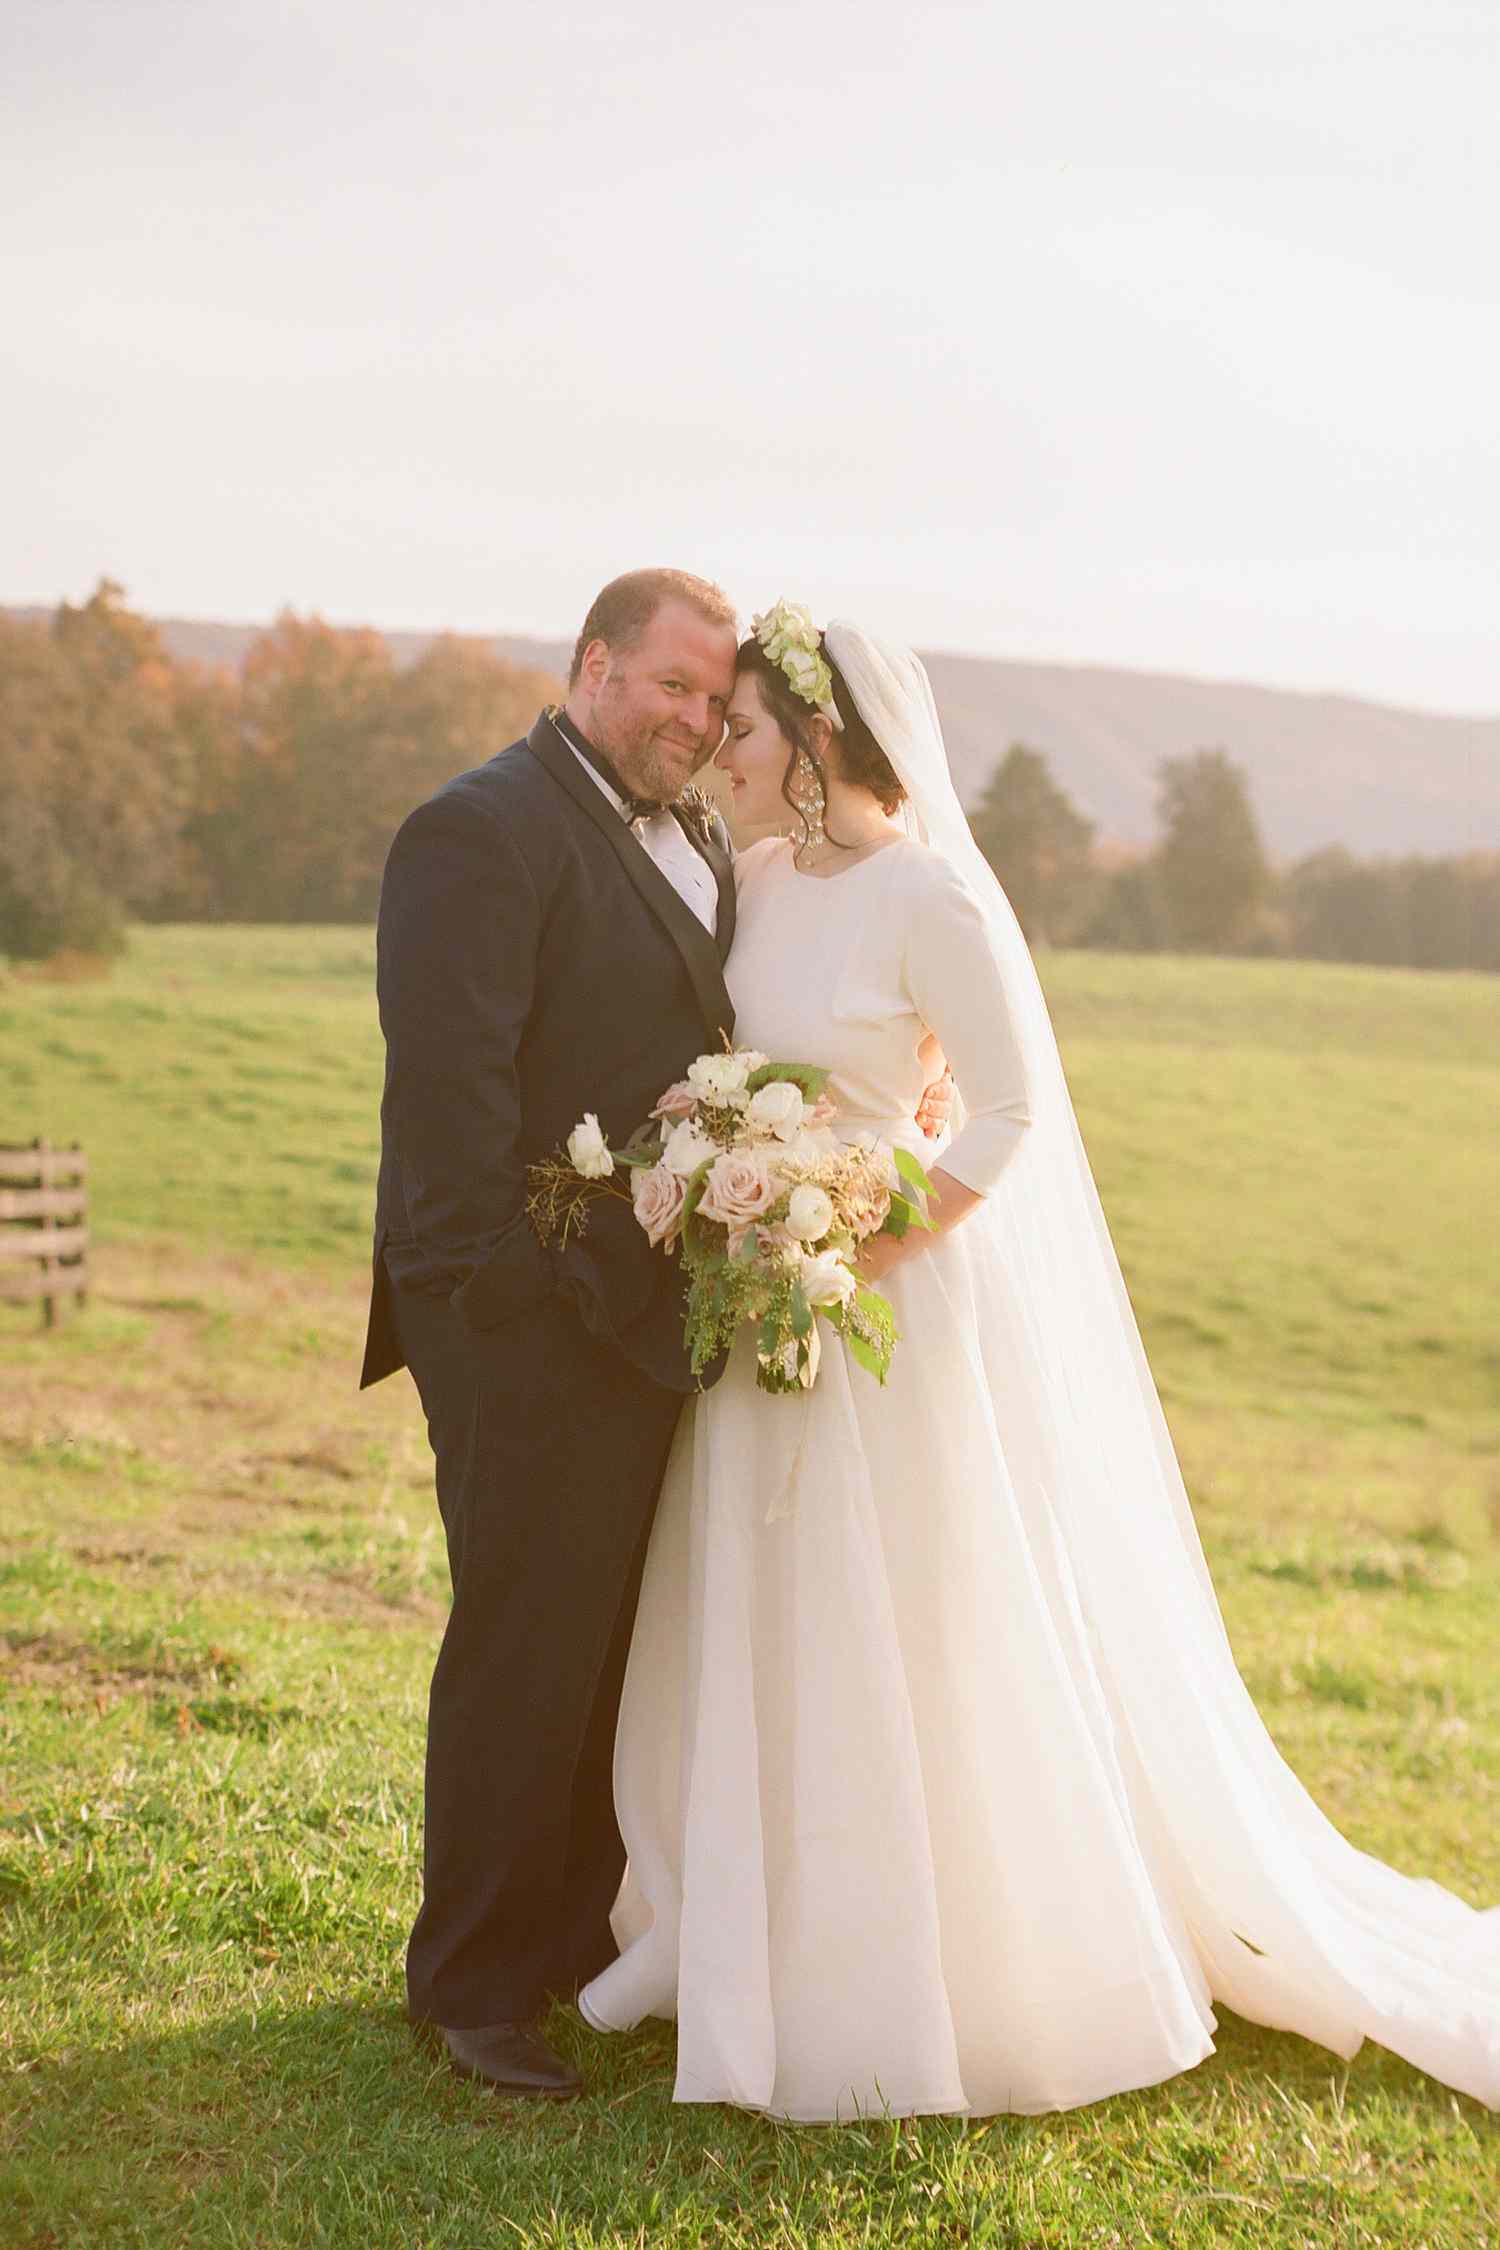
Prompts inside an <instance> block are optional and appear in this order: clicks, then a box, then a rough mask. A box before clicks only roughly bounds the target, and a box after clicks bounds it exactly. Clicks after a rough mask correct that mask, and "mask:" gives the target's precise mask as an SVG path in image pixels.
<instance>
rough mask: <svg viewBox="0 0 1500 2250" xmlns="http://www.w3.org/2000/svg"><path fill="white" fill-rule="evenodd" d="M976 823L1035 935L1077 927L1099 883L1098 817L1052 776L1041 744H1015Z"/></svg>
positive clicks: (1034, 938)
mask: <svg viewBox="0 0 1500 2250" xmlns="http://www.w3.org/2000/svg"><path fill="white" fill-rule="evenodd" d="M970 825H971V827H972V829H973V831H974V840H975V842H976V843H977V844H978V846H979V848H980V850H981V851H982V852H983V853H984V856H985V858H986V859H987V860H988V861H989V863H990V865H991V867H993V869H994V870H995V873H996V875H997V876H998V877H999V878H1000V882H1001V884H1002V886H1003V888H1004V890H1005V894H1006V896H1007V898H1008V899H1009V900H1010V903H1011V905H1012V906H1013V907H1014V908H1015V912H1016V918H1017V920H1018V921H1019V922H1020V925H1021V927H1022V929H1023V930H1024V931H1025V933H1026V936H1027V938H1028V939H1029V940H1030V942H1031V943H1032V944H1033V945H1036V944H1044V943H1046V942H1047V941H1049V940H1051V941H1054V942H1056V941H1066V940H1067V939H1068V938H1069V937H1071V936H1072V935H1074V934H1075V932H1076V931H1077V929H1078V928H1079V926H1080V924H1081V922H1082V919H1083V916H1084V914H1085V911H1086V909H1087V904H1088V898H1089V893H1090V890H1091V888H1092V882H1093V870H1092V864H1091V853H1092V849H1093V841H1094V824H1093V822H1092V821H1091V820H1086V819H1085V818H1084V816H1083V814H1082V813H1081V812H1079V810H1078V809H1077V807H1076V806H1075V805H1074V803H1073V801H1072V799H1071V798H1070V797H1069V796H1068V795H1067V793H1066V792H1065V791H1064V790H1063V789H1061V788H1060V787H1059V786H1058V784H1057V783H1056V782H1055V781H1054V780H1053V778H1052V775H1051V773H1050V772H1049V770H1048V766H1047V760H1046V759H1045V757H1044V756H1043V755H1042V753H1041V752H1040V751H1039V750H1028V749H1027V748H1026V746H1025V744H1024V743H1020V742H1017V743H1013V744H1012V745H1011V747H1010V749H1009V750H1008V751H1007V752H1006V754H1005V756H1004V757H1003V758H1002V759H1001V761H1000V763H999V765H998V766H997V767H996V768H995V771H994V773H993V775H992V776H991V779H990V784H989V787H988V788H987V789H986V791H985V793H984V795H983V797H982V798H981V799H980V801H979V803H978V804H977V805H976V806H975V808H974V810H973V812H972V814H971V815H970Z"/></svg>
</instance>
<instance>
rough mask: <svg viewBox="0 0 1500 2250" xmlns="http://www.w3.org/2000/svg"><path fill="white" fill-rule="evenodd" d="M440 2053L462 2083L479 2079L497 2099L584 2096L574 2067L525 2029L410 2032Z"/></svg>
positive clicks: (437, 2026)
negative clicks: (440, 2051)
mask: <svg viewBox="0 0 1500 2250" xmlns="http://www.w3.org/2000/svg"><path fill="white" fill-rule="evenodd" d="M413 2029H414V2030H416V2031H417V2032H418V2033H419V2034H420V2035H421V2036H423V2037H425V2038H426V2039H427V2040H428V2041H429V2042H431V2043H432V2044H434V2045H437V2046H439V2047H440V2048H441V2050H442V2052H443V2053H445V2054H446V2055H447V2057H448V2060H449V2062H450V2063H451V2065H452V2067H453V2069H454V2070H455V2071H456V2072H457V2074H458V2076H459V2077H460V2078H477V2079H479V2080H480V2081H481V2082H482V2084H484V2085H486V2086H492V2087H493V2088H494V2090H495V2092H496V2093H497V2094H536V2095H540V2096H541V2098H542V2099H543V2100H544V2101H554V2102H566V2101H571V2100H572V2098H573V2096H574V2095H575V2094H581V2093H582V2092H583V2080H582V2079H581V2078H580V2077H579V2075H578V2073H577V2071H576V2070H575V2069H574V2068H573V2065H572V2064H571V2063H569V2062H564V2061H563V2058H562V2056H561V2055H557V2054H554V2053H553V2051H552V2049H551V2048H550V2047H549V2046H548V2045H547V2042H546V2040H545V2039H543V2038H541V2037H540V2036H539V2035H538V2034H537V2032H536V2031H535V2030H534V2029H533V2028H532V2026H531V2025H530V2024H529V2023H488V2024H484V2025H482V2026H481V2027H480V2028H479V2029H478V2030H475V2031H456V2030H454V2029H452V2028H451V2026H449V2025H448V2024H441V2023H432V2024H417V2025H414V2026H413Z"/></svg>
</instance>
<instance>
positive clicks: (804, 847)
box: [787, 750, 828, 864]
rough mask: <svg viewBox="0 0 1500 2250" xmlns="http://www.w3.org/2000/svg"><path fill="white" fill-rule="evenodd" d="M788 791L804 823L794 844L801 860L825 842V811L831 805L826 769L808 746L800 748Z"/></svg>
mask: <svg viewBox="0 0 1500 2250" xmlns="http://www.w3.org/2000/svg"><path fill="white" fill-rule="evenodd" d="M787 793H788V795H789V796H790V798H791V800H792V805H793V808H794V810H795V812H796V814H797V818H798V819H799V820H800V821H801V823H802V840H801V842H800V843H797V844H794V845H793V846H792V858H793V859H794V860H796V861H797V862H798V863H799V864H800V862H801V860H802V856H803V854H804V853H805V852H806V853H811V852H815V851H816V850H817V848H818V846H819V844H821V843H822V841H823V836H824V828H823V815H824V813H825V812H826V811H827V808H828V797H827V793H826V791H825V790H824V787H823V774H822V770H821V768H820V767H819V765H818V761H817V759H816V758H813V757H810V756H809V755H808V753H807V751H805V750H799V751H798V752H797V770H796V772H795V773H794V774H793V775H792V779H791V785H790V788H789V790H788V792H787Z"/></svg>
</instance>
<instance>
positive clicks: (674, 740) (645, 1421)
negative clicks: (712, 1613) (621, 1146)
mask: <svg viewBox="0 0 1500 2250" xmlns="http://www.w3.org/2000/svg"><path fill="white" fill-rule="evenodd" d="M736 646H737V635H736V631H735V614H734V611H733V609H732V608H731V607H730V604H729V602H728V600H727V598H726V597H725V595H724V594H722V593H721V592H720V591H719V589H718V587H716V586H711V585H709V584H708V583H707V582H706V581H705V580H703V579H701V578H693V577H690V576H688V575H687V573H686V572H683V571H676V570H641V571H632V572H631V573H630V574H629V575H628V576H626V577H624V578H617V579H616V580H614V582H613V583H612V584H611V585H608V586H606V587H605V589H604V591H603V592H602V593H601V594H600V595H599V597H598V599H597V600H596V601H595V603H594V605H593V607H592V609H591V610H590V611H589V614H588V616H587V618H586V619H585V621H584V626H583V630H582V632H581V633H580V634H579V636H578V643H577V646H576V648H575V651H574V655H573V665H572V672H571V676H570V680H569V688H568V700H567V704H566V706H565V707H564V709H563V710H561V711H549V712H544V713H543V715H542V716H541V717H540V718H539V719H538V720H537V722H536V724H535V726H534V727H533V728H532V730H531V732H530V734H529V735H528V736H527V737H526V739H525V741H524V742H516V743H512V744H511V746H510V747H509V749H506V750H503V751H501V752H500V754H499V755H498V756H497V757H495V758H492V759H491V760H490V761H489V763H488V764H487V765H484V766H481V767H480V768H479V769H478V770H477V771H476V772H474V773H467V774H461V775H460V776H459V777H458V778H457V779H456V780H454V781H450V782H449V783H447V785H446V786H445V787H444V788H442V789H440V790H439V791H438V793H437V795H436V796H435V797H433V798H431V799H430V800H429V801H428V802H427V803H426V804H425V805H421V806H419V807H418V809H417V810H416V812H414V813H413V814H412V815H411V817H410V818H409V819H408V820H407V821H406V823H405V825H404V826H403V827H402V829H401V831H400V833H399V834H398V836H397V837H396V840H395V843H394V844H393V845H392V847H391V853H390V858H389V860H388V862H387V865H386V871H385V881H384V885H383V887H382V890H381V898H380V923H379V933H378V948H377V952H378V986H379V996H380V1020H381V1026H382V1028H383V1030H384V1032H385V1038H386V1081H385V1097H384V1100H383V1102H382V1105H381V1163H380V1181H379V1187H378V1191H377V1202H376V1221H375V1270H374V1290H373V1296H372V1301H371V1308H370V1328H369V1338H368V1342H367V1345H366V1350H365V1363H364V1372H363V1376H362V1384H369V1383H375V1382H379V1381H380V1379H381V1378H382V1377H383V1376H385V1375H388V1374H390V1373H391V1372H392V1371H393V1370H394V1369H396V1368H398V1367H401V1366H402V1365H405V1366H407V1367H409V1368H410V1369H411V1372H412V1375H413V1377H414V1378H415V1380H416V1384H417V1389H418V1391H419V1393H420V1395H421V1400H422V1406H423V1410H424V1412H425V1413H426V1416H427V1427H428V1434H429V1436H430V1438H431V1441H432V1447H433V1451H434V1454H435V1455H436V1461H437V1493H438V1505H439V1508H440V1510H441V1513H442V1519H443V1528H444V1531H445V1533H446V1536H447V1545H448V1560H449V1565H450V1569H451V1572H452V1579H453V1608H452V1612H451V1614H450V1617H449V1620H448V1626H447V1630H446V1632H445V1633H444V1636H443V1644H442V1649H441V1651H440V1654H439V1656H438V1662H437V1668H436V1671H435V1672H434V1674H433V1680H432V1693H431V1700H430V1705H429V1713H428V1736H427V1772H426V1830H425V1843H424V1851H423V1901H422V1908H421V1912H420V1913H419V1915H418V1917H417V1921H416V1926H415V1927H414V1929H413V1931H412V1934H411V1941H410V1945H409V1947H408V1951H407V1971H406V1973H407V1998H408V2006H409V2011H410V2014H411V2017H412V2020H413V2022H414V2023H415V2024H417V2025H418V2026H422V2027H426V2028H427V2030H428V2032H429V2034H430V2036H432V2037H433V2038H435V2039H436V2040H437V2041H439V2042H440V2043H441V2045H442V2046H443V2047H444V2048H445V2049H446V2051H447V2054H448V2056H449V2058H450V2060H451V2061H452V2063H453V2065H454V2067H455V2069H457V2070H459V2071H460V2072H462V2073H464V2074H466V2075H470V2076H474V2077H478V2078H480V2079H482V2080H484V2081H486V2082H487V2083H489V2084H490V2085H492V2086H494V2087H496V2088H498V2089H500V2090H502V2091H504V2092H507V2093H531V2094H539V2095H552V2096H562V2095H568V2094H572V2093H576V2092H577V2091H578V2090H579V2087H580V2083H581V2082H580V2080H579V2078H578V2075H577V2073H576V2072H575V2071H573V2070H572V2069H571V2068H570V2067H569V2065H568V2064H567V2063H566V2062H564V2061H563V2060H562V2058H561V2057H560V2056H558V2055H556V2054H555V2053H553V2052H552V2050H551V2049H550V2048H549V2047H547V2046H546V2045H545V2043H544V2042H543V2041H542V2040H541V2038H540V2037H539V2036H538V2035H537V2032H536V2029H535V2019H536V2017H537V2015H538V2013H539V2011H540V2010H541V2008H542V2006H543V2004H544V2002H545V2001H546V1999H547V1998H548V1996H549V1995H551V1994H553V1993H563V1994H567V1995H570V1996H571V1994H572V1993H573V1992H574V1991H575V1990H576V1989H577V1987H578V1986H579V1985H580V1984H582V1983H586V1982H587V1981H588V1979H589V1978H591V1977H593V1976H594V1975H596V1974H597V1973H598V1971H599V1970H600V1969H602V1968H604V1967H605V1966H607V1964H608V1963H609V1962H610V1961H612V1960H613V1959H614V1957H615V1953H616V1947H615V1943H614V1939H613V1936H612V1934H611V1931H610V1924H609V1913H610V1908H611V1906H612V1905H613V1903H614V1900H615V1895H616V1893H617V1891H618V1889H619V1885H620V1879H621V1876H622V1874H623V1872H624V1863H625V1852H624V1846H623V1844H622V1842H621V1840H620V1834H619V1830H618V1828H617V1826H616V1823H615V1817H614V1803H613V1793H612V1787H611V1768H612V1760H613V1749H614V1735H615V1722H616V1718H617V1714H618V1710H619V1702H620V1691H621V1687H622V1684H623V1680H624V1673H625V1659H626V1654H627V1650H628V1648H629V1642H630V1631H631V1626H632V1624H633V1622H634V1617H635V1607H636V1597H637V1594H638V1591H639V1588H640V1581H641V1572H642V1568H643V1565H644V1562H645V1554H646V1542H647V1536H648V1534H649V1531H650V1528H651V1518H652V1514H653V1511H654V1509H655V1505H656V1497H657V1492H658V1489H659V1487H660V1484H661V1480H662V1474H663V1471H664V1469H665V1466H666V1458H667V1450H668V1447H669V1444H670V1442H671V1437H672V1430H673V1427H674V1425H675V1423H676V1420H677V1417H678V1414H679V1412H680V1411H681V1407H682V1401H683V1398H684V1396H685V1395H686V1393H687V1392H688V1391H689V1390H691V1389H692V1388H693V1382H692V1377H691V1374H690V1370H689V1366H688V1360H687V1355H686V1353H685V1350H684V1347H683V1340H682V1324H683V1300H682V1288H681V1273H680V1268H679V1266H678V1265H677V1263H676V1262H675V1261H671V1260H668V1259H667V1258H665V1257H663V1256H662V1255H661V1253H660V1252H659V1251H654V1250H652V1249H651V1248H650V1247H649V1246H648V1244H647V1241H646V1237H645V1235H644V1233H643V1232H642V1231H641V1229H640V1228H639V1227H638V1226H637V1225H636V1223H635V1220H634V1217H633V1216H632V1213H631V1212H630V1210H629V1208H628V1207H627V1206H626V1205H625V1204H624V1203H623V1202H614V1201H600V1202H598V1203H596V1204H595V1206H594V1207H593V1211H592V1214H591V1217H590V1221H589V1227H588V1232H587V1233H586V1235H585V1236H584V1237H583V1239H582V1241H581V1242H579V1241H575V1242H573V1243H571V1244H570V1245H569V1247H568V1248H567V1249H566V1250H565V1251H562V1252H560V1253H559V1252H556V1251H554V1250H547V1249H543V1248H542V1247H541V1245H540V1244H539V1243H538V1242H537V1240H536V1238H535V1236H534V1235H533V1233H532V1232H531V1229H530V1227H529V1226H528V1224H527V1221H526V1216H525V1210H524V1204H525V1197H526V1167H527V1165H528V1164H529V1163H531V1162H533V1161H535V1160H536V1159H537V1158H539V1157H543V1156H547V1155H550V1154H551V1153H553V1151H555V1150H556V1149H557V1147H558V1146H559V1145H560V1143H561V1142H562V1141H564V1140H565V1139H566V1137H567V1135H568V1134H569V1133H570V1132H571V1131H572V1129H573V1127H574V1125H576V1124H577V1122H578V1120H579V1118H580V1117H581V1116H582V1115H583V1113H584V1111H585V1110H592V1111H594V1112H595V1113H596V1114H597V1116H598V1118H599V1121H600V1123H601V1125H602V1126H603V1128H604V1131H605V1134H606V1136H607V1138H608V1139H609V1140H611V1141H612V1142H615V1143H616V1145H618V1142H619V1140H620V1139H622V1138H623V1137H625V1136H627V1135H628V1134H629V1133H630V1132H631V1131H633V1130H634V1128H635V1127H636V1126H638V1125H639V1124H640V1123H641V1122H642V1121H643V1120H644V1119H645V1117H646V1116H647V1115H648V1113H649V1111H650V1110H651V1107H652V1105H653V1103H654V1102H655V1101H656V1099H657V1098H658V1096H659V1095H660V1094H661V1093H662V1092H663V1090H664V1089H665V1088H666V1087H667V1086H669V1085H671V1084H672V1083H673V1082H674V1081H675V1080H677V1079H679V1078H681V1077H682V1076H683V1074H684V1072H685V1070H686V1067H687V1065H688V1063H689V1062H690V1061H691V1060H692V1059H693V1057H694V1056H695V1055H698V1054H702V1053H704V1052H705V1051H708V1050H717V1049H718V1048H719V1047H720V1046H721V1045H722V1044H723V1040H724V1038H725V1036H726V1035H728V1034H731V1033H732V1032H733V1029H734V1011H733V1008H732V1007H731V1005H730V1001H729V995H728V993H727V991H726V990H725V985H724V962H725V959H726V957H727V955H728V952H729V947H730V943H731V940H732V938H733V936H734V910H735V893H734V875H733V867H732V854H731V851H730V847H729V839H728V835H727V833H726V831H725V829H724V825H723V823H722V821H721V820H720V819H719V817H718V815H717V814H716V813H714V812H713V811H712V809H711V807H710V806H709V805H708V802H707V800H705V799H702V798H701V797H700V796H698V794H697V793H696V792H693V793H691V795H690V796H689V798H688V799H687V800H684V799H683V798H682V792H683V791H684V789H685V788H686V787H687V785H688V783H689V782H690V781H691V779H692V776H693V775H694V773H695V772H697V771H698V770H699V768H700V767H701V766H703V765H704V764H705V763H706V761H707V760H708V759H709V758H710V757H712V755H713V753H714V751H715V750H716V749H717V748H718V746H719V742H720V739H721V736H722V734H723V720H724V710H725V706H726V704H727V702H728V700H729V697H730V695H731V693H732V692H733V688H734V678H735V654H736ZM933 1095H934V1090H929V1099H928V1101H927V1102H926V1103H924V1110H923V1117H924V1121H927V1122H928V1123H929V1129H936V1125H937V1124H939V1123H941V1122H942V1120H943V1117H944V1116H945V1114H946V1109H947V1100H946V1097H945V1096H943V1095H941V1094H937V1095H936V1098H933Z"/></svg>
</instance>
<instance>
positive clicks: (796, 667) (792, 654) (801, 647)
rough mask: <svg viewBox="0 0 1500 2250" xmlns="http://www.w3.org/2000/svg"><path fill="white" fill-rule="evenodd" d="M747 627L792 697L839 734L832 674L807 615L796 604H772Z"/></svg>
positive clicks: (842, 726) (841, 729) (841, 730)
mask: <svg viewBox="0 0 1500 2250" xmlns="http://www.w3.org/2000/svg"><path fill="white" fill-rule="evenodd" d="M750 624H751V628H752V630H753V632H754V634H755V638H756V639H757V640H758V641H759V643H760V645H761V647H762V649H763V650H764V651H765V654H766V657H767V659H768V661H769V662H770V663H772V664H774V665H775V666H776V669H777V671H778V672H780V673H781V674H782V676H783V678H784V679H785V681H786V683H787V686H788V687H789V688H790V689H791V690H792V693H793V694H794V695H800V696H801V698H802V700H803V702H804V703H810V704H811V705H812V706H813V708H814V710H816V711H821V712H822V714H823V716H824V718H825V719H826V720H827V721H828V723H829V725H830V726H831V727H833V728H835V729H836V730H837V731H838V732H839V733H840V734H842V733H843V731H844V722H843V720H842V719H841V718H840V717H839V714H838V706H837V705H836V704H835V702H834V700H833V674H832V673H831V672H830V671H829V669H828V664H827V660H826V658H825V657H824V655H823V650H822V646H821V636H820V634H819V632H818V628H817V626H816V625H815V624H814V623H813V621H812V613H811V611H810V610H806V609H804V608H803V606H802V604H801V603H800V602H789V601H779V602H774V603H773V604H772V606H771V607H770V608H769V609H768V610H766V611H765V612H764V613H763V614H762V615H761V616H759V617H752V618H751V620H750Z"/></svg>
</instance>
